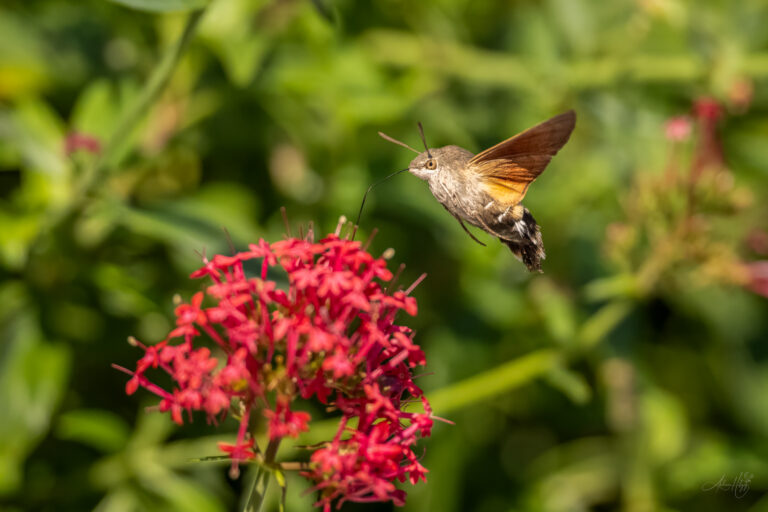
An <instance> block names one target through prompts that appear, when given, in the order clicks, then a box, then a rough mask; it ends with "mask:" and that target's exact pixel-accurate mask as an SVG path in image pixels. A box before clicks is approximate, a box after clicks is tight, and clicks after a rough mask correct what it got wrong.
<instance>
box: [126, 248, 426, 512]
mask: <svg viewBox="0 0 768 512" xmlns="http://www.w3.org/2000/svg"><path fill="white" fill-rule="evenodd" d="M250 260H260V275H259V277H248V275H247V273H246V270H245V267H244V263H245V262H249V261H250ZM249 264H250V263H249ZM249 264H248V265H249ZM280 269H282V271H281V270H280ZM268 274H269V275H270V277H272V276H273V275H274V276H275V277H277V274H285V275H287V283H288V286H287V289H285V290H284V289H280V288H278V286H277V283H276V282H275V281H274V280H270V279H268ZM191 277H193V278H201V277H208V278H210V279H211V280H212V281H213V283H212V284H211V285H209V286H208V287H207V289H206V291H205V293H203V292H199V293H197V294H195V295H194V296H193V297H192V300H191V301H190V302H189V303H188V304H182V305H180V306H178V307H177V308H176V328H175V329H173V331H171V333H170V334H169V335H168V337H167V338H166V340H164V341H162V342H160V343H159V344H157V345H154V346H144V345H142V344H140V343H138V342H135V343H136V344H137V345H138V346H140V347H141V348H142V349H143V350H144V356H143V357H142V358H141V359H140V360H139V361H138V364H137V366H136V371H135V372H130V371H129V370H125V369H122V370H123V371H126V372H127V373H129V374H131V375H132V377H131V379H130V380H129V381H128V384H127V386H126V392H127V393H128V394H131V393H134V392H135V391H136V390H137V389H138V388H139V387H143V388H145V389H147V390H149V391H151V392H153V393H155V394H156V395H158V396H159V397H160V398H161V400H160V404H159V408H160V410H161V411H170V413H171V416H172V418H173V420H174V421H175V422H177V423H182V421H183V413H184V411H187V412H188V414H191V412H192V411H199V410H202V411H205V412H206V413H207V416H208V418H209V419H210V420H212V421H217V420H220V419H222V418H223V417H225V416H226V415H227V414H231V415H233V416H234V417H236V418H237V419H239V421H240V428H239V432H238V437H237V442H236V444H235V445H224V444H222V445H221V446H220V448H221V449H222V450H223V451H224V452H225V453H227V454H228V455H229V456H230V457H231V458H232V461H233V469H234V470H236V468H237V463H238V462H239V461H247V460H249V459H258V458H260V457H261V452H260V450H259V448H258V446H255V445H254V439H253V437H252V435H251V433H250V431H251V429H252V425H250V423H251V421H250V420H251V418H256V417H258V416H256V415H254V413H255V412H257V411H259V410H260V411H261V413H262V414H263V416H264V417H265V420H266V425H267V432H268V435H269V438H270V439H271V440H273V441H274V440H279V439H281V438H283V437H297V436H298V434H299V433H300V432H303V431H306V430H308V429H309V422H310V415H309V414H308V413H306V412H302V411H297V410H294V408H293V407H294V403H295V400H296V399H297V398H298V397H301V398H304V399H310V398H316V399H317V400H318V401H319V402H321V403H322V404H324V405H326V406H332V407H333V408H335V409H338V410H339V411H340V412H341V414H342V418H341V422H340V425H339V428H338V432H337V434H336V436H335V437H334V439H333V440H331V441H329V442H328V443H326V444H324V445H321V447H320V448H319V449H317V450H316V451H315V452H314V453H313V455H312V456H311V460H310V463H309V464H308V465H305V471H304V472H303V473H302V474H303V475H305V476H306V477H308V478H309V479H311V480H312V481H313V482H315V484H316V485H315V489H316V490H319V492H320V499H319V501H318V502H317V505H318V506H320V505H322V506H323V508H324V510H330V507H331V503H332V502H333V501H337V500H338V501H339V503H340V502H343V501H345V500H352V501H384V500H392V501H393V502H394V503H396V504H402V503H403V502H404V497H405V493H404V492H403V491H401V490H397V489H396V488H395V486H394V484H393V482H394V481H395V480H400V481H401V482H402V481H405V480H410V481H411V482H412V483H416V482H417V481H418V480H419V479H425V473H426V469H424V467H422V466H421V464H419V462H418V458H417V457H416V455H415V454H414V451H413V450H414V445H415V443H416V441H417V440H418V439H419V438H420V437H426V436H429V435H430V430H431V427H432V416H431V410H430V408H429V404H428V402H427V400H426V398H425V397H424V396H423V393H422V391H421V389H419V388H418V387H417V386H416V385H415V384H414V382H413V376H412V374H411V368H413V367H415V366H417V365H423V364H424V363H425V360H424V353H423V352H422V351H421V349H420V348H419V347H418V346H417V345H416V344H415V343H414V342H413V337H412V333H411V331H410V329H409V328H407V327H404V326H401V325H397V324H396V323H395V316H396V315H397V313H398V312H399V311H400V310H401V309H402V310H405V311H406V312H407V313H408V314H410V315H415V314H416V312H417V307H416V300H415V299H414V298H413V297H410V296H409V293H410V291H411V289H412V288H413V287H411V289H409V290H406V291H400V290H399V291H394V292H390V291H388V290H386V289H385V288H384V287H383V286H382V283H383V282H387V281H390V280H392V274H391V272H390V271H389V270H387V267H386V262H385V261H384V260H383V259H381V258H374V257H373V256H371V255H370V254H369V253H368V252H367V251H366V250H365V249H363V248H361V245H360V243H359V242H353V241H350V240H345V239H341V238H339V237H338V235H337V234H332V235H329V236H328V237H327V238H325V239H324V240H322V241H320V242H319V243H314V242H313V241H310V240H304V239H297V238H289V239H286V240H283V241H280V242H276V243H273V244H269V243H267V242H265V241H264V240H260V241H259V243H258V244H252V245H250V247H249V250H248V251H244V252H240V253H237V254H235V255H234V256H221V255H217V256H215V257H214V258H213V259H212V260H207V259H206V260H205V265H204V266H203V267H202V268H200V269H199V270H197V271H196V272H194V273H193V274H192V276H191ZM390 288H391V286H390ZM206 295H207V296H208V298H209V299H211V300H210V302H212V304H213V305H211V306H208V307H205V306H204V305H203V303H204V299H205V296H206ZM204 338H209V339H210V340H211V342H209V344H211V345H213V346H214V351H212V350H210V349H209V348H206V347H202V346H199V345H200V341H201V339H204ZM172 340H173V341H176V340H178V341H177V342H176V343H175V344H173V343H172ZM134 341H135V340H134ZM154 368H160V369H162V370H164V371H165V372H166V373H168V374H169V375H170V376H171V377H172V379H173V381H174V388H173V390H172V391H166V390H165V389H162V388H161V387H159V386H157V385H155V384H153V383H152V382H151V381H150V380H149V379H148V378H147V377H146V373H147V372H148V371H149V370H150V369H154ZM413 399H420V400H421V402H422V403H423V408H424V410H425V412H423V413H417V412H406V411H404V410H403V407H402V406H403V405H404V403H405V402H406V401H409V400H413ZM352 420H357V426H356V427H355V428H350V427H348V425H352V424H353V421H352Z"/></svg>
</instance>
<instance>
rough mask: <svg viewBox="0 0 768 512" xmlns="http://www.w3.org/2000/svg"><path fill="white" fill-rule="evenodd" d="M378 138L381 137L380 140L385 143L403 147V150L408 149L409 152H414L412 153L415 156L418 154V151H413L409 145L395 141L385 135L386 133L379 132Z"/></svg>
mask: <svg viewBox="0 0 768 512" xmlns="http://www.w3.org/2000/svg"><path fill="white" fill-rule="evenodd" d="M379 137H381V138H382V139H384V140H386V141H389V142H391V143H392V144H397V145H398V146H403V147H404V148H406V149H410V150H411V151H413V152H414V153H416V154H417V155H418V154H419V152H418V151H416V150H415V149H413V148H412V147H411V146H409V145H408V144H406V143H405V142H402V141H399V140H397V139H393V138H392V137H390V136H389V135H387V134H386V133H383V132H379Z"/></svg>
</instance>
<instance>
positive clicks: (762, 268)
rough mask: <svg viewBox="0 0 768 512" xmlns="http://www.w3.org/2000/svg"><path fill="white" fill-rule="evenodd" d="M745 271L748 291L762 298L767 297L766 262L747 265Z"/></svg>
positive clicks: (767, 275) (767, 262)
mask: <svg viewBox="0 0 768 512" xmlns="http://www.w3.org/2000/svg"><path fill="white" fill-rule="evenodd" d="M747 271H748V273H749V282H748V283H747V286H748V287H749V289H750V290H752V291H753V292H755V293H757V294H760V295H762V296H763V297H768V260H763V261H755V262H752V263H748V264H747Z"/></svg>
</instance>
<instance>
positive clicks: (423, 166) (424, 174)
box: [408, 149, 440, 180]
mask: <svg viewBox="0 0 768 512" xmlns="http://www.w3.org/2000/svg"><path fill="white" fill-rule="evenodd" d="M439 151H440V150H439V149H437V150H435V149H433V150H431V151H429V150H428V151H424V152H423V153H419V156H417V157H416V158H414V159H413V160H411V163H410V164H409V165H408V172H410V173H411V174H413V175H414V176H416V177H417V178H419V179H422V180H428V179H429V177H430V176H432V175H433V174H435V173H436V172H437V171H438V169H439V168H440V165H439V155H438V154H437V152H439Z"/></svg>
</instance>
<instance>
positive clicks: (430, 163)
mask: <svg viewBox="0 0 768 512" xmlns="http://www.w3.org/2000/svg"><path fill="white" fill-rule="evenodd" d="M435 167H437V164H436V163H435V161H434V160H427V169H429V170H433V169H434V168H435Z"/></svg>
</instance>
